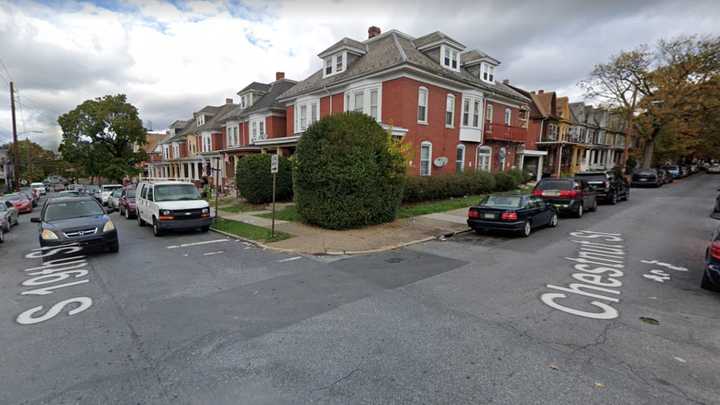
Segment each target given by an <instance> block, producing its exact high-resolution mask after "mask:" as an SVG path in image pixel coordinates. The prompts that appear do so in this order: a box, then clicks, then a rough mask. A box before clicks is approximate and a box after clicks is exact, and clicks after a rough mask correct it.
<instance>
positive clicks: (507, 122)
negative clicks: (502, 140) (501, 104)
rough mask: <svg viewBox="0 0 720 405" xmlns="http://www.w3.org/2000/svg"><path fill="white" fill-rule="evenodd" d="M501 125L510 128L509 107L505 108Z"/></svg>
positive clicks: (510, 116)
mask: <svg viewBox="0 0 720 405" xmlns="http://www.w3.org/2000/svg"><path fill="white" fill-rule="evenodd" d="M503 124H505V125H506V126H508V127H509V126H512V109H511V108H509V107H506V108H505V112H504V113H503Z"/></svg>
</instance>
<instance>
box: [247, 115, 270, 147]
mask: <svg viewBox="0 0 720 405" xmlns="http://www.w3.org/2000/svg"><path fill="white" fill-rule="evenodd" d="M249 122H250V128H251V129H250V143H251V144H252V143H255V142H256V141H261V140H263V139H267V128H266V125H265V116H264V115H251V116H250V118H249Z"/></svg>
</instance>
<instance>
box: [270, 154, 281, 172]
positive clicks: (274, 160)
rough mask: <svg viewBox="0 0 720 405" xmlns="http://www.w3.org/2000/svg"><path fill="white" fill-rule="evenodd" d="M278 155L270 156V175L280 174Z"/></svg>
mask: <svg viewBox="0 0 720 405" xmlns="http://www.w3.org/2000/svg"><path fill="white" fill-rule="evenodd" d="M278 162H279V159H278V155H270V173H277V172H278Z"/></svg>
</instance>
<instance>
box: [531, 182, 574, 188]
mask: <svg viewBox="0 0 720 405" xmlns="http://www.w3.org/2000/svg"><path fill="white" fill-rule="evenodd" d="M536 187H537V189H538V190H572V188H573V182H572V181H570V180H541V181H540V183H538V185H537V186H536Z"/></svg>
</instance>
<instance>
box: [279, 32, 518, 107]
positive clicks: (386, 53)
mask: <svg viewBox="0 0 720 405" xmlns="http://www.w3.org/2000/svg"><path fill="white" fill-rule="evenodd" d="M434 34H438V33H433V34H430V35H434ZM443 35H444V34H443ZM426 37H427V36H426ZM376 38H377V39H374V40H372V41H368V42H367V48H368V52H367V54H365V55H364V56H362V57H360V58H358V59H357V60H355V61H354V62H353V63H351V64H350V65H349V66H348V67H347V69H346V70H345V71H344V72H342V73H338V74H335V75H332V76H330V77H328V78H324V79H323V77H322V69H320V70H318V71H317V72H315V73H314V74H312V75H311V76H310V77H308V78H307V79H305V80H303V81H300V82H299V83H298V84H297V85H296V86H295V87H293V88H292V89H290V90H288V91H287V92H285V93H284V94H282V95H281V96H280V98H281V99H287V98H292V97H295V96H298V95H301V94H306V93H310V92H313V91H316V90H319V89H321V88H323V87H327V86H332V85H334V84H336V83H340V82H344V81H347V80H351V79H355V78H359V77H362V76H365V75H368V74H370V73H375V72H378V71H381V70H384V69H388V68H391V67H394V66H400V65H402V64H408V65H413V66H416V67H418V68H421V69H423V70H425V71H429V72H432V73H434V74H436V75H438V76H442V77H446V78H448V79H452V80H457V81H462V82H465V83H466V84H468V85H470V86H474V87H477V88H480V89H483V90H487V91H490V92H495V93H498V94H501V95H504V96H507V97H510V98H514V99H517V100H520V101H523V102H528V101H529V100H528V99H527V98H526V97H524V96H523V95H522V94H520V93H518V92H517V91H515V90H513V89H511V88H510V87H508V86H506V85H504V84H502V83H500V82H495V83H494V84H489V83H487V82H483V81H481V80H480V79H479V78H478V77H475V76H473V75H472V74H470V73H469V72H468V71H466V70H464V69H461V70H460V72H453V71H451V70H448V69H446V68H443V67H442V66H441V65H440V63H438V61H435V60H433V59H430V58H429V57H428V56H427V55H425V54H424V53H422V52H420V51H419V50H418V49H417V48H416V45H415V42H417V39H416V40H414V41H412V40H410V39H408V38H407V37H406V36H404V35H399V34H398V33H397V32H395V31H389V32H386V33H385V34H382V35H381V36H379V37H376ZM423 38H425V37H423Z"/></svg>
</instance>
